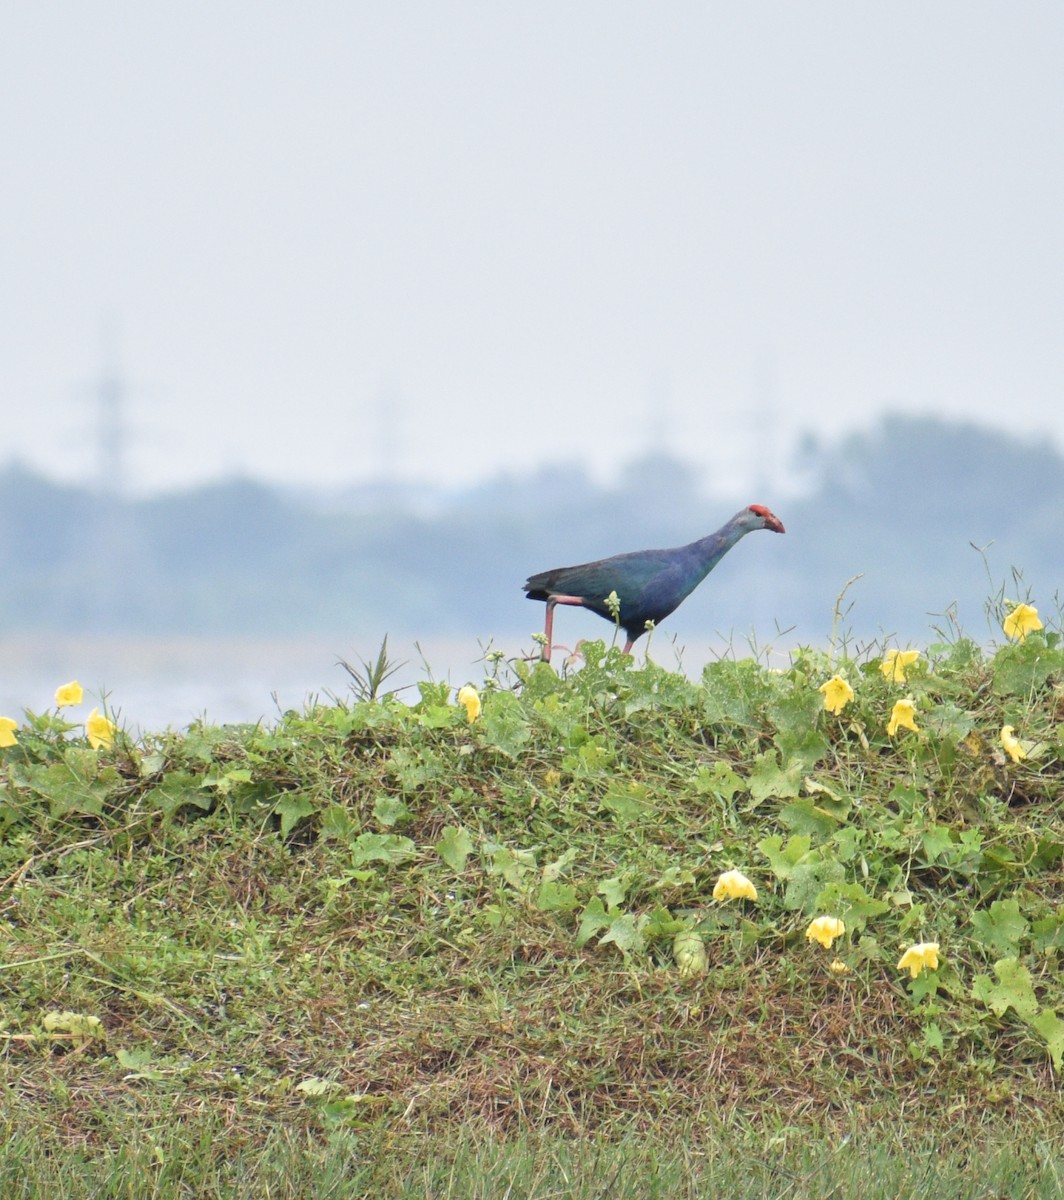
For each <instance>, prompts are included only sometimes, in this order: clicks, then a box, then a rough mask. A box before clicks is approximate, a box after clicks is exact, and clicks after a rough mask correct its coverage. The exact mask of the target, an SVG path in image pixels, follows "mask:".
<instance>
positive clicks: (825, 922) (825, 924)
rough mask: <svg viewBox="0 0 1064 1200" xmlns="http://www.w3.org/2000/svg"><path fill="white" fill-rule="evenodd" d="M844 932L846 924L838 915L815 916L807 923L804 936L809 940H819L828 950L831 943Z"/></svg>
mask: <svg viewBox="0 0 1064 1200" xmlns="http://www.w3.org/2000/svg"><path fill="white" fill-rule="evenodd" d="M845 932H846V925H845V924H844V922H842V921H840V920H839V918H838V917H817V918H816V919H815V920H813V921H811V922H810V923H809V928H808V929H807V930H806V931H805V936H806V938H807V939H808V940H809V941H811V942H819V943H820V944H821V945H822V946H823V947H824V949H825V950H830V949H831V943H832V942H833V941H834V940H835V939H836V938H840V937H842V935H843V934H844V933H845Z"/></svg>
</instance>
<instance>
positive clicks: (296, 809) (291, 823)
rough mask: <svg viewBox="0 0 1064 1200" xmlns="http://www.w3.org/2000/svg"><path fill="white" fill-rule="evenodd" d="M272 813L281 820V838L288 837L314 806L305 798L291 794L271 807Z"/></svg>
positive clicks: (311, 811)
mask: <svg viewBox="0 0 1064 1200" xmlns="http://www.w3.org/2000/svg"><path fill="white" fill-rule="evenodd" d="M273 811H274V812H275V813H277V815H278V816H279V817H280V818H281V837H288V835H289V834H290V833H291V832H292V830H293V829H294V828H295V827H296V825H298V824H299V822H300V821H302V820H303V818H304V817H309V816H310V815H311V814H312V813H313V812H314V804H313V803H312V802H311V801H310V800H308V799H307V798H306V796H299V795H296V794H294V793H293V794H290V795H287V796H282V797H281V799H280V800H278V801H277V803H276V804H275V805H274V806H273Z"/></svg>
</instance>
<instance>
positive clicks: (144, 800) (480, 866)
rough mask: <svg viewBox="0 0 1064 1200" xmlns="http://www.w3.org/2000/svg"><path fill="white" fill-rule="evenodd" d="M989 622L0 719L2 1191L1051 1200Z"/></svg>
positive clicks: (1048, 1017) (1034, 842) (1022, 755)
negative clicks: (246, 709) (890, 638)
mask: <svg viewBox="0 0 1064 1200" xmlns="http://www.w3.org/2000/svg"><path fill="white" fill-rule="evenodd" d="M1032 611H1033V610H1032ZM1011 634H1012V636H1011V638H1010V639H1008V640H1006V642H1004V643H1003V644H1002V645H1000V646H998V647H997V648H996V649H993V650H991V651H985V650H983V649H981V648H980V647H979V646H977V645H976V644H975V643H973V642H972V641H970V640H968V639H967V638H965V637H963V636H960V635H957V636H954V637H943V638H942V640H940V641H938V642H936V643H935V644H933V645H930V646H927V647H926V648H925V649H923V650H922V651H921V652H920V653H919V654H913V653H912V652H908V653H905V654H897V653H894V650H895V649H896V648H889V647H879V646H877V647H868V648H865V649H864V650H863V651H855V652H852V653H851V652H850V651H849V650H848V649H843V650H839V651H838V652H834V651H832V652H829V651H823V650H814V649H807V650H802V651H800V652H797V653H795V654H794V655H793V656H792V659H791V661H790V663H789V665H788V666H787V667H785V668H784V669H782V670H773V669H770V668H769V667H767V666H765V665H764V664H762V663H761V662H759V661H758V660H757V659H755V658H746V659H738V658H725V659H722V660H720V661H718V662H715V663H712V664H710V665H709V666H708V667H707V668H706V669H705V671H704V673H703V676H702V678H701V679H700V680H698V681H693V680H689V679H687V678H685V677H684V676H682V675H678V674H674V673H670V672H667V671H665V670H663V669H661V668H659V667H657V666H656V665H654V664H653V663H652V662H648V663H647V664H646V665H637V664H636V663H635V662H634V661H633V660H632V659H630V658H627V657H625V656H623V655H621V654H620V653H619V652H618V651H617V650H616V649H615V648H607V647H606V646H605V644H604V643H601V642H596V643H584V644H583V646H582V647H581V651H582V657H581V658H580V660H579V662H577V663H575V664H573V665H572V666H571V667H570V669H568V670H567V669H566V668H565V667H563V668H562V669H561V670H560V672H559V671H557V670H555V669H554V668H552V667H549V666H547V665H545V664H540V663H536V664H534V665H533V664H531V663H528V662H525V661H521V660H518V661H516V662H511V663H506V662H504V661H502V660H501V658H500V657H499V656H497V655H491V656H489V674H488V678H487V679H486V681H485V682H484V683H483V684H481V685H480V686H479V687H478V689H477V690H475V691H474V690H472V689H469V690H464V691H463V692H462V693H461V695H460V696H458V695H456V694H455V691H454V689H452V688H450V687H448V686H447V685H445V684H440V683H435V682H432V681H425V682H423V683H422V684H421V685H420V689H419V690H420V695H419V697H418V698H417V699H416V702H410V700H411V698H409V697H408V698H405V699H404V698H401V697H395V696H388V695H383V694H381V692H382V688H381V686H380V685H381V677H382V674H383V659H382V661H381V663H379V664H377V666H376V669H370V668H368V667H367V670H366V673H365V675H363V676H358V677H357V678H358V683H359V685H360V691H361V693H362V694H361V695H360V696H358V697H356V698H354V699H352V700H351V701H349V702H346V703H341V702H337V703H332V704H329V705H315V706H313V707H310V708H308V709H307V710H306V711H303V712H294V711H293V712H289V713H287V714H285V715H284V716H283V718H282V719H280V720H279V721H278V722H277V723H276V724H275V725H273V726H270V727H265V726H255V727H213V726H210V725H207V724H201V725H196V726H193V727H192V728H191V729H189V730H188V731H187V732H184V733H175V732H165V733H160V734H158V735H154V736H151V737H147V738H143V739H141V740H139V741H133V740H132V739H130V738H128V737H127V736H126V735H124V734H123V733H122V732H121V730H118V729H115V728H114V727H113V726H112V725H111V724H110V723H109V722H108V721H107V719H106V717H105V716H104V715H102V714H94V715H93V716H90V718H89V719H88V721H82V722H78V723H75V722H74V721H73V720H72V719H68V713H69V712H70V709H71V707H73V706H75V705H76V703H77V700H78V699H79V696H78V695H77V693H74V692H64V693H62V695H59V696H57V700H62V701H63V702H64V707H57V708H56V709H54V710H51V711H49V712H48V713H45V714H40V715H35V714H31V713H27V714H26V715H25V719H24V720H23V721H22V722H21V723H18V724H16V723H15V722H14V721H13V720H12V721H9V722H7V724H6V725H5V724H3V723H0V741H2V742H3V743H5V745H4V748H3V749H2V750H0V755H2V758H0V832H2V840H0V921H2V925H0V937H2V939H3V942H2V944H3V953H2V956H0V1046H2V1050H3V1057H2V1061H0V1072H2V1078H3V1084H4V1100H3V1112H2V1116H0V1127H2V1130H3V1134H4V1136H5V1138H6V1141H7V1149H6V1152H5V1156H4V1162H5V1163H6V1166H5V1168H4V1169H5V1170H7V1171H8V1177H7V1179H6V1180H5V1182H4V1188H3V1194H4V1195H12V1196H16V1195H27V1196H32V1195H45V1194H49V1195H55V1194H63V1195H71V1196H77V1195H82V1194H84V1195H116V1196H117V1195H127V1194H128V1195H145V1194H160V1195H168V1194H173V1195H186V1194H187V1195H197V1194H215V1195H217V1194H226V1189H230V1190H231V1191H232V1193H233V1194H241V1195H245V1194H246V1195H256V1194H258V1195H264V1194H270V1195H293V1196H296V1195H304V1194H310V1193H309V1192H307V1191H306V1190H303V1191H301V1190H300V1188H301V1187H303V1184H302V1183H301V1182H300V1180H301V1179H302V1178H303V1176H304V1175H305V1174H306V1173H307V1172H308V1171H309V1172H311V1173H312V1174H313V1178H314V1179H315V1181H316V1182H315V1187H316V1189H317V1190H316V1191H315V1192H314V1193H313V1194H316V1195H330V1194H335V1195H338V1196H339V1195H362V1194H365V1195H389V1194H395V1195H399V1194H411V1195H416V1194H433V1195H442V1196H447V1195H485V1196H487V1195H499V1194H504V1193H505V1191H506V1188H507V1187H512V1188H514V1191H513V1194H515V1195H517V1194H524V1195H535V1194H543V1195H558V1194H572V1195H581V1194H586V1195H589V1196H590V1195H618V1196H624V1195H633V1196H635V1195H641V1196H646V1195H654V1194H660V1195H670V1196H683V1195H692V1196H694V1195H702V1194H706V1192H707V1191H709V1190H714V1191H716V1190H719V1189H720V1188H721V1187H722V1186H725V1184H726V1185H727V1186H728V1190H730V1191H732V1192H733V1193H734V1194H735V1195H736V1196H743V1195H766V1194H767V1195H781V1196H782V1195H789V1196H804V1195H809V1196H817V1195H827V1194H830V1193H831V1191H832V1189H837V1190H838V1194H849V1191H848V1189H852V1192H853V1194H856V1193H857V1192H858V1191H859V1192H861V1193H862V1194H865V1195H867V1196H869V1197H871V1196H876V1195H879V1194H883V1195H886V1194H888V1192H887V1191H876V1190H875V1188H876V1187H879V1186H880V1184H879V1182H877V1181H880V1180H881V1181H883V1187H884V1188H891V1189H892V1190H890V1191H889V1194H890V1195H892V1196H893V1195H905V1194H913V1195H922V1194H935V1195H943V1196H946V1195H954V1194H955V1195H975V1194H979V1195H982V1194H995V1195H996V1194H1007V1195H1017V1196H1018V1195H1046V1196H1049V1195H1057V1194H1059V1189H1060V1181H1061V1177H1062V1174H1064V1167H1062V1165H1061V1153H1060V1145H1061V1138H1060V1134H1061V1132H1062V1129H1064V1121H1062V1117H1064V1105H1062V1103H1061V1092H1060V1071H1061V1068H1062V1066H1064V1061H1062V1060H1064V982H1062V980H1061V973H1060V957H1061V950H1062V946H1064V905H1062V895H1064V888H1062V883H1064V825H1062V821H1061V814H1060V805H1061V794H1062V787H1061V775H1062V757H1064V738H1062V732H1061V731H1062V728H1064V725H1062V717H1064V685H1062V682H1061V681H1062V680H1064V647H1062V646H1061V643H1060V638H1059V635H1058V634H1056V633H1053V632H1047V631H1046V630H1044V629H1042V628H1036V627H1035V621H1034V620H1032V621H1031V622H1030V623H1029V624H1027V625H1024V624H1023V622H1022V621H1019V620H1018V619H1016V620H1014V623H1013V626H1012V629H1011ZM356 676H357V673H356ZM61 691H62V689H61ZM101 720H102V724H101ZM730 872H734V873H735V874H729V873H730ZM722 876H724V879H723V880H722ZM825 919H826V920H825ZM914 948H915V950H914ZM910 951H912V952H911V953H909V952H910ZM903 959H904V960H905V963H906V964H907V965H899V964H901V963H902V961H903ZM908 964H911V965H908ZM271 1172H272V1173H273V1174H271ZM59 1178H62V1179H63V1180H64V1181H65V1183H64V1188H65V1189H66V1190H64V1191H60V1190H58V1189H57V1186H56V1180H57V1179H59ZM929 1178H930V1179H933V1180H934V1181H935V1185H934V1188H933V1189H932V1191H928V1190H927V1188H926V1181H927V1180H928V1179H929ZM131 1179H132V1180H134V1181H135V1182H134V1183H129V1182H128V1181H129V1180H131ZM611 1179H612V1180H613V1182H612V1184H610V1180H611ZM973 1179H976V1180H978V1181H979V1186H984V1185H985V1186H986V1187H987V1188H989V1187H996V1188H998V1191H996V1192H991V1191H986V1192H978V1191H970V1190H969V1191H964V1190H963V1189H964V1187H966V1186H970V1185H971V1183H972V1180H973ZM79 1180H80V1181H81V1183H79V1182H78V1181H79ZM146 1180H150V1181H151V1186H150V1187H147V1185H146V1183H145V1181H146ZM269 1180H272V1182H267V1181H269ZM566 1180H567V1181H568V1182H565V1181H566ZM16 1181H22V1182H16ZM101 1181H102V1182H101ZM137 1181H139V1182H137ZM330 1181H331V1182H330ZM507 1181H508V1182H507ZM921 1181H922V1182H921ZM82 1184H83V1185H84V1190H78V1189H79V1187H81V1186H82ZM607 1184H609V1186H610V1187H611V1188H612V1190H608V1189H607V1190H603V1189H604V1188H606V1186H607ZM910 1184H911V1186H912V1187H913V1189H915V1190H913V1191H912V1192H911V1193H910V1192H907V1191H906V1187H908V1186H910ZM20 1187H21V1188H22V1189H23V1190H22V1191H19V1190H17V1189H18V1188H20ZM755 1187H757V1188H759V1189H760V1190H756V1191H755V1190H753V1189H754V1188H755ZM920 1187H924V1189H925V1190H924V1191H920V1190H919V1188H920ZM329 1188H333V1189H334V1190H333V1191H331V1192H330V1190H329ZM566 1188H568V1189H569V1190H568V1192H566V1191H565V1189H566ZM581 1188H585V1190H584V1191H583V1192H581V1190H580V1189H581ZM655 1188H658V1189H659V1190H658V1191H655V1190H654V1189H655ZM744 1188H745V1189H746V1190H744ZM951 1188H955V1189H956V1190H953V1191H951V1190H950V1189H951ZM27 1189H28V1190H27ZM34 1189H36V1190H34ZM92 1189H96V1190H92ZM126 1189H128V1190H126ZM138 1189H139V1190H138ZM197 1189H202V1192H201V1191H200V1190H197ZM212 1189H213V1190H212ZM241 1189H243V1190H241ZM256 1189H257V1191H256ZM477 1189H480V1190H477ZM493 1189H494V1190H493ZM536 1189H539V1190H538V1191H537V1190H536ZM626 1189H628V1190H626Z"/></svg>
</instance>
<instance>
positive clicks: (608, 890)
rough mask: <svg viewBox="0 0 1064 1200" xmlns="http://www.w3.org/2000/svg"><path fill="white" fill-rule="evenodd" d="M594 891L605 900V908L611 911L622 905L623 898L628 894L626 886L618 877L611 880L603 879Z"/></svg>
mask: <svg viewBox="0 0 1064 1200" xmlns="http://www.w3.org/2000/svg"><path fill="white" fill-rule="evenodd" d="M595 891H596V892H597V893H598V894H599V895H600V896H602V897H604V898H605V901H606V907H607V908H608V909H609V910H610V911H612V910H613V909H615V908H617V906H618V905H620V904H623V903H624V898H625V896H626V895H627V894H628V885H627V884H626V883H624V881H623V880H622V879H620V878H619V877H618V876H614V877H613V878H612V879H604V880H603V881H602V882H601V883H600V884H599V885H598V887H597V888H596V889H595Z"/></svg>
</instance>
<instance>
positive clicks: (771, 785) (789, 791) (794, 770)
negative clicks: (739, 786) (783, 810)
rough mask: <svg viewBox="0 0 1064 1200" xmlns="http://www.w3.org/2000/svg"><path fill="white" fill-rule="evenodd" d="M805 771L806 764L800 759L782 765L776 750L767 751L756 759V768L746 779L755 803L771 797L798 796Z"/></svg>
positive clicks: (785, 798)
mask: <svg viewBox="0 0 1064 1200" xmlns="http://www.w3.org/2000/svg"><path fill="white" fill-rule="evenodd" d="M805 772H806V766H805V764H804V763H803V762H802V761H801V760H800V759H799V760H795V761H794V762H789V763H787V764H786V766H785V767H781V766H780V764H779V761H778V759H777V757H776V752H775V751H774V750H767V751H765V753H764V754H762V755H760V756H759V757H758V758H757V759H756V760H755V761H754V768H753V770H752V771H751V772H750V776H749V778H748V779H747V781H746V786H747V790H748V791H749V792H750V796H751V798H752V800H753V802H754V805H758V804H761V803H763V802H764V801H765V800H768V799H770V798H775V799H779V800H789V799H792V798H793V797H796V796H797V795H798V794H799V792H800V790H801V786H802V776H803V775H804V774H805Z"/></svg>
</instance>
